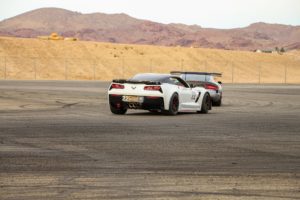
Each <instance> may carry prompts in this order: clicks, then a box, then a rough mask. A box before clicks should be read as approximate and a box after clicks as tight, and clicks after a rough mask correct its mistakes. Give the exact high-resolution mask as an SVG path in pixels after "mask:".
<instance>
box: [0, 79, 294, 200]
mask: <svg viewBox="0 0 300 200" xmlns="http://www.w3.org/2000/svg"><path fill="white" fill-rule="evenodd" d="M107 87H108V83H103V82H84V81H77V82H76V81H74V82H72V81H67V82H66V81H0V199H1V200H8V199H9V200H10V199H21V200H34V199H197V200H198V199H213V200H216V199H230V200H235V199H251V200H252V199H275V200H277V199H280V200H282V199H300V86H299V85H225V86H224V87H225V91H224V105H223V106H222V107H219V108H216V107H214V108H213V110H212V111H211V112H210V113H209V114H196V113H185V114H179V115H178V116H163V115H160V114H152V113H149V112H147V111H130V112H129V113H128V114H127V115H124V116H116V115H113V114H111V113H110V111H109V108H108V104H107V96H106V90H107Z"/></svg>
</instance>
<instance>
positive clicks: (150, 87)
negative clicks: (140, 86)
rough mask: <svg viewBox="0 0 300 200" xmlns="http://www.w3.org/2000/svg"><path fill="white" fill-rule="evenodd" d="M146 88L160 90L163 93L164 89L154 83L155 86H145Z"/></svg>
mask: <svg viewBox="0 0 300 200" xmlns="http://www.w3.org/2000/svg"><path fill="white" fill-rule="evenodd" d="M144 90H152V91H160V92H161V93H162V89H161V87H160V86H157V85H153V86H145V87H144Z"/></svg>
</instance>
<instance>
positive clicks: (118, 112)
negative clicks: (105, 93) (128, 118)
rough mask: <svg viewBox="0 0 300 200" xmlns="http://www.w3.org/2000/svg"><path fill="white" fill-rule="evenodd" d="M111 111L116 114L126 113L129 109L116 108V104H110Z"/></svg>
mask: <svg viewBox="0 0 300 200" xmlns="http://www.w3.org/2000/svg"><path fill="white" fill-rule="evenodd" d="M110 111H111V112H112V113H113V114H115V115H124V114H125V113H126V112H127V109H126V108H122V107H120V108H115V107H114V106H112V105H111V104H110Z"/></svg>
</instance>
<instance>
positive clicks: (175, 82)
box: [108, 74, 212, 115]
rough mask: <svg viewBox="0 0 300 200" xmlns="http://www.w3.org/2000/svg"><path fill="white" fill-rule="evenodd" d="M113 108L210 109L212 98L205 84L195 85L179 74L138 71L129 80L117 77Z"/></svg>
mask: <svg viewBox="0 0 300 200" xmlns="http://www.w3.org/2000/svg"><path fill="white" fill-rule="evenodd" d="M108 98H109V105H110V110H111V112H112V113H114V114H125V113H126V111H127V109H143V110H149V111H150V112H157V111H161V112H163V113H166V114H169V115H176V114H177V113H178V112H198V113H208V110H211V103H212V102H211V98H210V95H209V93H208V91H207V90H206V89H205V88H202V87H195V88H192V87H190V85H189V84H188V83H186V82H185V81H184V80H182V79H181V78H180V77H178V76H173V75H169V74H138V75H136V76H134V77H133V78H131V79H129V80H113V82H112V83H111V85H110V86H109V90H108Z"/></svg>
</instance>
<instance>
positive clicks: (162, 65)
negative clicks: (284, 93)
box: [0, 37, 300, 83]
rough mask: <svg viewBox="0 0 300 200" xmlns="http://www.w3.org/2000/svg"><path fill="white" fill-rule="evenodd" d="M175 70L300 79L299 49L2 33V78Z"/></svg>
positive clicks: (105, 76) (233, 77)
mask: <svg viewBox="0 0 300 200" xmlns="http://www.w3.org/2000/svg"><path fill="white" fill-rule="evenodd" d="M171 70H186V71H187V70H188V71H209V72H221V73H223V77H222V79H221V80H222V81H224V82H227V83H231V82H234V83H259V82H261V83H285V82H286V83H300V51H296V50H294V51H291V52H288V53H285V54H283V55H279V54H277V53H276V54H267V53H254V52H247V51H228V50H218V49H202V48H184V47H164V46H153V45H128V44H113V43H100V42H87V41H63V40H61V41H51V40H39V39H22V38H10V37H0V79H37V80H47V79H56V80H66V79H67V80H81V79H88V80H93V79H95V80H111V79H114V78H128V77H131V76H133V75H134V74H136V73H141V72H159V73H168V72H169V71H171Z"/></svg>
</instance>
